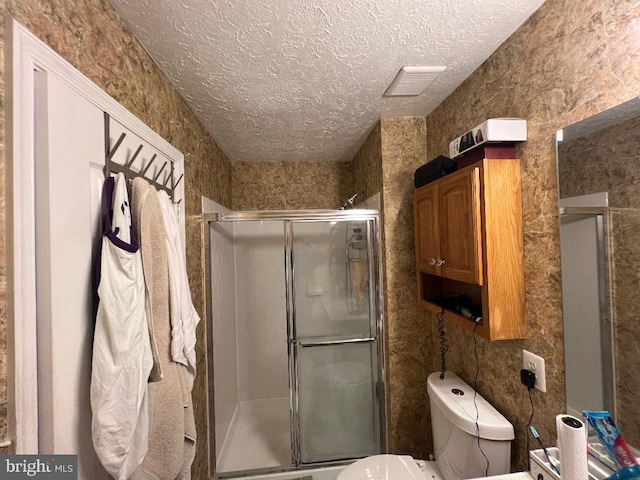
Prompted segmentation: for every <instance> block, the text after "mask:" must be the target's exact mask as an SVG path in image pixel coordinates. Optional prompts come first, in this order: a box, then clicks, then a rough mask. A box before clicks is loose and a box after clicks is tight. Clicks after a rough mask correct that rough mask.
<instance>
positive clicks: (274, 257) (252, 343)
mask: <svg viewBox="0 0 640 480" xmlns="http://www.w3.org/2000/svg"><path fill="white" fill-rule="evenodd" d="M235 264H236V312H237V329H238V332H237V333H238V387H239V398H240V400H241V401H243V400H257V399H267V398H282V397H288V396H289V374H288V357H287V313H286V294H285V276H284V227H283V223H282V222H277V221H262V222H240V223H238V224H237V225H236V226H235Z"/></svg>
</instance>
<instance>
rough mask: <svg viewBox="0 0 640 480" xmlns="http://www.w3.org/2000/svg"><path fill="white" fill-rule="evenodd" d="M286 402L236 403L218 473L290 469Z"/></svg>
mask: <svg viewBox="0 0 640 480" xmlns="http://www.w3.org/2000/svg"><path fill="white" fill-rule="evenodd" d="M289 422H290V414H289V398H287V397H285V398H272V399H265V400H249V401H243V402H240V404H239V405H238V407H237V408H236V412H235V415H234V417H233V420H232V422H231V426H230V427H229V432H228V433H227V437H226V440H225V442H224V444H223V446H222V451H221V455H220V459H219V460H218V472H220V473H226V472H235V471H242V470H254V469H258V468H274V467H287V466H289V465H291V433H290V427H289Z"/></svg>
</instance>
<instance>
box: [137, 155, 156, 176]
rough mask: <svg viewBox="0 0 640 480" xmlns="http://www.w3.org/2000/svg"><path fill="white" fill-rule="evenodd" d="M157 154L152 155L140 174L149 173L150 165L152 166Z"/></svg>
mask: <svg viewBox="0 0 640 480" xmlns="http://www.w3.org/2000/svg"><path fill="white" fill-rule="evenodd" d="M156 156H157V155H156V154H155V153H154V154H153V157H151V160H149V163H147V165H146V166H145V167H144V169H143V170H142V171H141V172H140V176H141V177H144V174H145V173H147V170H149V167H150V166H151V164H152V163H153V161H154V160H155V159H156Z"/></svg>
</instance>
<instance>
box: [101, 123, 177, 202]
mask: <svg viewBox="0 0 640 480" xmlns="http://www.w3.org/2000/svg"><path fill="white" fill-rule="evenodd" d="M126 136H127V134H126V133H125V132H122V133H121V134H120V137H118V140H116V143H115V144H114V145H113V147H111V137H110V116H109V114H108V113H107V112H104V144H105V167H104V168H105V176H106V177H109V176H111V174H112V173H114V174H117V173H122V174H123V175H124V176H125V177H126V178H127V179H129V180H133V179H134V178H136V177H142V178H144V179H145V180H147V181H148V182H149V183H150V184H151V185H153V186H154V187H155V188H156V189H158V190H164V191H165V192H167V194H168V195H169V197H171V199H172V200H173V201H174V202H175V203H180V202H181V201H182V199H176V198H175V192H176V187H177V186H178V184H179V183H180V182H181V181H182V177H184V173H183V174H181V175H180V177H179V178H178V179H177V180H175V179H174V167H173V162H171V161H170V160H165V161H164V163H163V164H162V166H161V167H160V169H156V171H155V172H153V173H151V172H150V170H149V169H150V167H151V165H152V164H153V163H154V162H155V160H156V158H157V154H155V153H154V154H153V156H152V157H151V159H149V161H148V162H147V163H146V164H143V165H142V166H141V168H140V170H134V169H133V168H132V167H133V164H134V162H135V161H136V159H137V158H138V155H139V154H140V152H141V151H142V148H143V147H144V145H142V144H140V145H139V146H138V148H137V149H136V150H135V152H134V153H133V155H132V156H131V158H129V159H127V160H126V161H125V162H124V163H118V162H115V161H114V160H113V157H114V155H115V154H116V151H117V150H118V149H119V148H120V146H121V144H122V142H123V140H124V139H125V137H126ZM167 164H168V165H169V168H168V170H167V171H166V172H165V168H166V167H167ZM163 172H164V175H162V174H163ZM147 174H149V175H148V176H147Z"/></svg>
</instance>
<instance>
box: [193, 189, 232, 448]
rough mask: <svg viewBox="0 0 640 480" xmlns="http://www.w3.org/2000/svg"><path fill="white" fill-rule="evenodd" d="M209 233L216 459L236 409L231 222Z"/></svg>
mask: <svg viewBox="0 0 640 480" xmlns="http://www.w3.org/2000/svg"><path fill="white" fill-rule="evenodd" d="M202 203H203V205H202V206H203V212H205V213H213V212H221V211H227V210H226V209H225V208H224V207H222V206H221V205H218V204H217V203H215V202H213V201H211V200H209V199H206V198H203V202H202ZM210 233H211V244H210V248H211V251H210V253H211V264H212V269H211V286H212V291H211V311H212V313H211V316H212V321H213V325H212V327H211V328H212V329H213V330H212V332H213V362H214V372H213V375H214V391H215V399H214V408H215V420H216V424H215V436H216V437H215V438H216V456H217V458H219V457H220V450H221V448H222V446H223V443H224V440H225V437H226V436H227V432H228V431H229V427H230V425H231V421H232V419H233V415H234V413H235V411H236V409H237V408H238V350H237V344H236V294H235V284H236V281H235V275H236V272H235V259H234V255H233V223H213V224H211V232H210Z"/></svg>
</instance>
